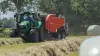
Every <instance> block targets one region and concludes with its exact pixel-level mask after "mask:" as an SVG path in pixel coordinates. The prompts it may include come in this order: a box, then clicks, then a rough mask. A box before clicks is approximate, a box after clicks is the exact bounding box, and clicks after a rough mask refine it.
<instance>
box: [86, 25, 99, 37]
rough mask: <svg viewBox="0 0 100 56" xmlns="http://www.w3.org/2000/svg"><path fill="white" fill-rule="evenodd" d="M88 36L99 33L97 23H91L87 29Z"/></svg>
mask: <svg viewBox="0 0 100 56" xmlns="http://www.w3.org/2000/svg"><path fill="white" fill-rule="evenodd" d="M87 35H88V36H98V35H100V26H99V25H91V26H89V27H88V29H87Z"/></svg>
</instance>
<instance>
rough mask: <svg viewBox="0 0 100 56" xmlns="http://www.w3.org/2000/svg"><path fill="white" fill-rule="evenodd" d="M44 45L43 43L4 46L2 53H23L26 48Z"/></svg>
mask: <svg viewBox="0 0 100 56" xmlns="http://www.w3.org/2000/svg"><path fill="white" fill-rule="evenodd" d="M41 44H43V42H41V43H24V44H16V45H9V46H2V47H0V53H7V52H16V51H22V50H24V49H26V48H29V47H31V46H35V45H36V46H38V45H41Z"/></svg>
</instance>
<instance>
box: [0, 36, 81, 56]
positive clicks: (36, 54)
mask: <svg viewBox="0 0 100 56" xmlns="http://www.w3.org/2000/svg"><path fill="white" fill-rule="evenodd" d="M81 41H82V39H80V38H70V39H67V40H61V41H52V42H46V43H45V44H43V45H40V46H33V47H30V48H28V49H26V50H22V51H20V52H12V53H11V52H10V53H6V54H3V56H64V55H65V54H69V53H71V52H74V51H77V50H78V48H79V45H80V43H81ZM0 56H1V55H0Z"/></svg>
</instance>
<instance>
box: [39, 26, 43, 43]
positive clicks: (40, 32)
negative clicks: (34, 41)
mask: <svg viewBox="0 0 100 56" xmlns="http://www.w3.org/2000/svg"><path fill="white" fill-rule="evenodd" d="M39 41H40V42H43V41H44V27H43V26H41V27H40V29H39Z"/></svg>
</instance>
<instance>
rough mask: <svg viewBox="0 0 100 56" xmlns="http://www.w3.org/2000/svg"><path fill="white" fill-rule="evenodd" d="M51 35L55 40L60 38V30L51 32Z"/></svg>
mask: <svg viewBox="0 0 100 56" xmlns="http://www.w3.org/2000/svg"><path fill="white" fill-rule="evenodd" d="M52 37H54V38H56V39H57V40H61V37H62V35H61V33H60V32H57V33H54V34H52Z"/></svg>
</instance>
